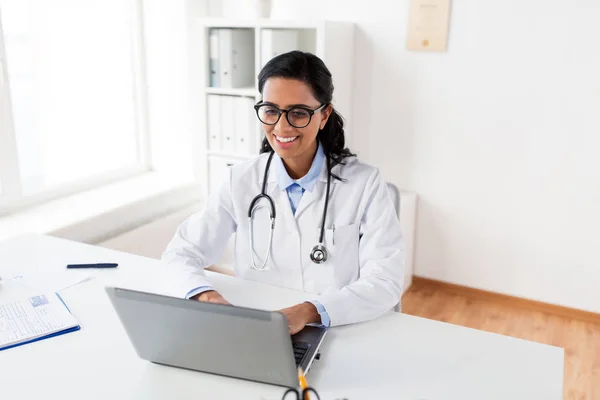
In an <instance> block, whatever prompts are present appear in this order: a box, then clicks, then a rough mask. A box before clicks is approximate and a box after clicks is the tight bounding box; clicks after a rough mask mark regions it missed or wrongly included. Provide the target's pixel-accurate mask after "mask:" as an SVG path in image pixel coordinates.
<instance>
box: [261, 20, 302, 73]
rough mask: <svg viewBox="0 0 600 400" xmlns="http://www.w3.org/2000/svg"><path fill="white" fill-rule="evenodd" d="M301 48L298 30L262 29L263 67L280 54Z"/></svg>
mask: <svg viewBox="0 0 600 400" xmlns="http://www.w3.org/2000/svg"><path fill="white" fill-rule="evenodd" d="M298 48H299V37H298V31H297V30H291V29H285V30H283V29H263V30H262V31H261V67H264V66H265V64H266V63H267V62H269V60H271V59H272V58H273V57H276V56H278V55H280V54H283V53H287V52H289V51H292V50H297V49H298Z"/></svg>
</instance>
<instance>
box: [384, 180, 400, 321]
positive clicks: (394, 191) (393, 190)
mask: <svg viewBox="0 0 600 400" xmlns="http://www.w3.org/2000/svg"><path fill="white" fill-rule="evenodd" d="M387 188H388V192H389V193H390V197H391V198H392V202H393V203H394V208H395V209H396V216H397V217H398V219H400V191H399V190H398V188H397V187H396V185H394V184H393V183H391V182H387ZM394 311H396V312H402V294H400V300H399V301H398V304H396V305H395V306H394Z"/></svg>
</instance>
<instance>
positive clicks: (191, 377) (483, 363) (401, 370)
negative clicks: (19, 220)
mask: <svg viewBox="0 0 600 400" xmlns="http://www.w3.org/2000/svg"><path fill="white" fill-rule="evenodd" d="M74 262H118V263H119V267H118V268H117V269H113V270H100V271H94V272H91V273H93V274H95V277H94V278H93V279H91V280H90V281H88V282H85V283H82V284H80V285H77V286H75V287H71V288H69V289H66V290H64V291H63V292H61V295H62V296H63V298H64V300H65V301H66V303H67V304H68V306H69V307H70V308H71V310H72V312H73V314H74V315H75V316H76V317H77V319H78V320H79V321H80V323H81V327H82V329H81V330H80V331H78V332H74V333H69V334H67V335H62V336H58V337H55V338H51V339H47V340H43V341H40V342H36V343H32V344H28V345H24V346H20V347H16V348H12V349H9V350H6V351H0V398H2V399H40V398H53V399H54V398H56V399H61V400H63V399H84V398H85V399H86V400H88V399H128V400H129V399H140V400H141V399H143V400H150V399H177V400H179V399H194V400H197V399H241V398H244V399H256V400H261V399H265V400H271V399H273V400H279V399H280V398H281V395H282V393H283V389H282V388H279V387H276V386H270V385H264V384H259V383H252V382H246V381H242V380H238V379H232V378H226V377H218V376H213V375H210V374H205V373H199V372H194V371H188V370H181V369H178V368H172V367H165V366H160V365H156V364H152V363H149V362H146V361H144V360H141V359H139V358H138V357H137V355H136V353H135V351H134V350H133V348H132V346H131V345H130V343H129V340H128V338H127V336H126V334H125V331H124V330H123V328H122V327H121V324H120V322H119V320H118V318H117V316H116V314H115V313H114V311H113V309H112V306H111V305H110V303H109V300H108V297H107V296H106V294H105V292H104V286H105V285H108V284H111V285H122V286H126V287H130V288H136V289H139V290H154V291H157V292H161V290H160V288H159V286H157V284H158V282H160V278H159V277H160V272H159V271H160V269H161V268H160V264H159V263H158V262H157V261H155V260H149V259H146V258H142V257H138V256H133V255H129V254H124V253H119V252H115V251H111V250H106V249H102V248H98V247H93V246H88V245H83V244H79V243H74V242H69V241H65V240H61V239H55V238H50V237H43V236H27V237H22V238H19V239H15V240H12V241H9V242H0V272H1V273H2V275H3V277H4V278H5V279H7V278H8V277H9V276H11V274H12V273H13V272H20V273H26V272H34V271H35V270H36V269H40V268H52V269H56V270H57V272H64V266H65V265H66V264H68V263H74ZM209 275H211V277H212V278H213V281H214V282H215V285H216V287H217V288H218V289H219V290H221V291H222V292H223V294H224V296H225V297H226V298H228V299H230V300H231V301H232V302H233V303H234V304H245V305H248V306H252V307H258V308H269V307H270V308H279V307H283V306H286V305H290V304H293V303H295V302H298V301H301V300H303V299H304V294H303V293H301V292H294V291H290V290H287V289H281V288H276V287H271V286H267V285H263V284H258V283H255V282H247V281H241V280H239V279H236V278H232V277H227V276H220V275H216V274H214V275H213V274H209ZM157 288H158V290H157ZM22 290H25V289H24V288H23V286H22V285H19V284H17V283H15V282H8V281H4V282H2V283H0V299H2V298H5V297H6V296H10V295H12V294H14V292H15V291H22ZM248 341H249V342H250V341H251V338H248ZM321 353H322V357H321V360H320V361H315V364H314V365H313V368H312V369H311V371H310V373H309V375H308V380H309V384H310V385H312V386H314V387H316V388H317V389H318V391H319V392H320V394H321V398H322V399H323V400H331V399H337V398H343V397H346V398H348V399H349V400H355V399H410V400H416V399H422V400H425V399H427V400H433V399H456V400H459V399H460V400H467V399H473V400H482V399H488V400H489V399H498V400H505V399H512V400H517V399H523V400H536V399H539V400H558V399H561V398H562V386H563V384H562V382H563V360H564V355H563V350H562V349H560V348H556V347H551V346H546V345H541V344H536V343H532V342H528V341H523V340H519V339H513V338H509V337H505V336H500V335H495V334H491V333H486V332H481V331H476V330H472V329H468V328H463V327H458V326H453V325H449V324H444V323H440V322H436V321H430V320H426V319H422V318H417V317H413V316H409V315H403V314H396V313H390V314H389V315H386V316H384V317H382V318H380V319H378V320H375V321H371V322H368V323H363V324H357V325H354V326H347V327H339V328H334V329H331V330H330V332H329V334H328V336H327V338H326V340H325V343H324V346H323V348H322V352H321Z"/></svg>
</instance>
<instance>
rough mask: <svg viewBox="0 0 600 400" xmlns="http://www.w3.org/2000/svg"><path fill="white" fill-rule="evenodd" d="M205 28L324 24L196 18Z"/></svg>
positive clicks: (318, 24)
mask: <svg viewBox="0 0 600 400" xmlns="http://www.w3.org/2000/svg"><path fill="white" fill-rule="evenodd" d="M198 20H199V22H200V23H201V24H202V25H203V26H204V27H206V28H255V29H256V28H281V29H289V28H299V29H317V28H321V27H323V26H325V22H324V21H311V20H286V19H269V18H262V19H248V20H245V19H231V18H218V17H217V18H206V17H201V18H198Z"/></svg>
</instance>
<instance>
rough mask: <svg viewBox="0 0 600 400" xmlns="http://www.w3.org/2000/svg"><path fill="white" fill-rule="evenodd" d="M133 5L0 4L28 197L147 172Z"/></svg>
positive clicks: (99, 1) (27, 0) (66, 0)
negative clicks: (138, 168) (135, 170)
mask: <svg viewBox="0 0 600 400" xmlns="http://www.w3.org/2000/svg"><path fill="white" fill-rule="evenodd" d="M131 4H132V3H131V2H130V1H126V0H0V7H1V9H2V25H3V28H4V40H5V47H6V59H7V67H8V77H9V83H10V90H11V100H12V109H13V115H14V128H15V135H16V141H17V148H18V156H19V165H20V172H21V178H22V185H23V190H24V194H26V195H27V194H32V193H35V192H38V191H40V190H42V189H47V188H51V187H56V186H60V185H64V184H68V183H73V182H76V181H81V180H85V179H86V178H90V177H93V176H97V175H101V174H105V173H109V172H113V171H117V170H122V169H124V168H128V167H133V166H135V165H138V164H139V160H140V156H139V154H138V153H139V152H138V149H139V145H138V133H137V123H136V103H135V102H136V97H135V81H134V64H133V42H132V32H133V28H134V24H133V21H134V18H135V16H134V13H133V8H132V7H131Z"/></svg>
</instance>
